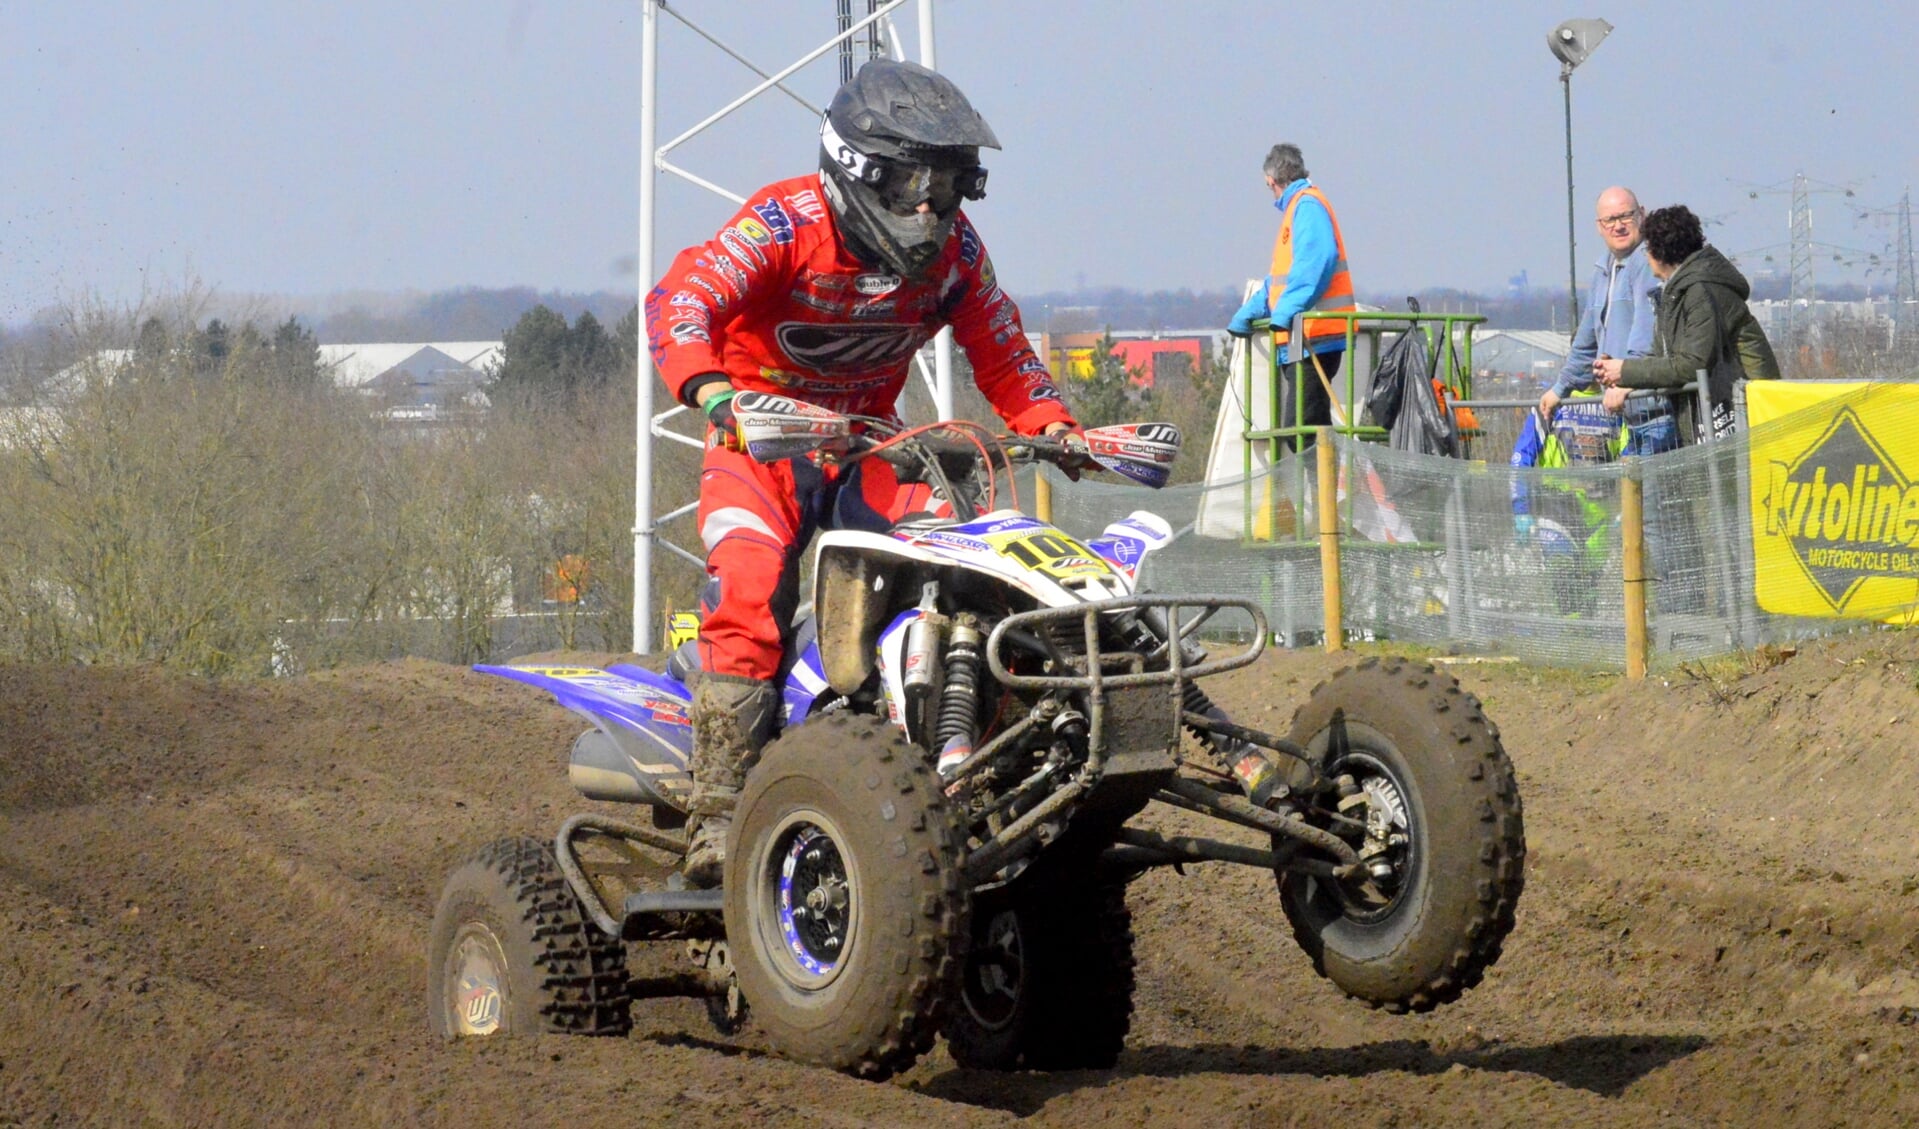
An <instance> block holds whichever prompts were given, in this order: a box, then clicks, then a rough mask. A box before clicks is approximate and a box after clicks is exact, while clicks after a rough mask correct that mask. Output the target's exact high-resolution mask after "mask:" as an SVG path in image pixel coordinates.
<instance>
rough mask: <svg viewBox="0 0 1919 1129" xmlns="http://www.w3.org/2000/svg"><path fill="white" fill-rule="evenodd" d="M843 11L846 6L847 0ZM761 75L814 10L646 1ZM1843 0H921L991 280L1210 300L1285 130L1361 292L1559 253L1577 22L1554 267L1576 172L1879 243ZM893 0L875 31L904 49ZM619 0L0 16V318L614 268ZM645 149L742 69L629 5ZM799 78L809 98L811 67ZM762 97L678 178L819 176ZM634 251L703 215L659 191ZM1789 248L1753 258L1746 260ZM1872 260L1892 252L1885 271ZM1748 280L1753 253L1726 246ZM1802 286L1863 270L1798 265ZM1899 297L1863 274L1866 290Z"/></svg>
mask: <svg viewBox="0 0 1919 1129" xmlns="http://www.w3.org/2000/svg"><path fill="white" fill-rule="evenodd" d="M855 6H856V7H860V8H863V7H864V5H863V4H860V3H858V0H855ZM675 8H676V9H677V10H681V11H684V12H685V13H686V15H687V16H688V17H689V18H690V19H692V20H693V21H694V22H696V23H698V24H700V25H701V26H702V27H704V28H706V29H707V30H709V31H710V32H712V33H713V34H715V35H716V36H717V37H719V38H721V39H722V40H724V41H726V42H727V43H728V44H729V45H731V46H733V47H734V48H735V49H736V50H738V51H740V52H741V53H742V54H744V55H746V56H748V57H749V58H751V59H753V60H754V61H756V62H758V63H760V64H761V65H762V66H764V67H767V68H769V69H773V68H779V67H783V66H785V65H786V64H787V63H788V62H790V61H792V60H793V59H795V58H797V57H798V56H800V55H801V54H804V53H805V52H806V51H807V50H809V49H811V48H812V47H815V46H817V45H819V44H820V43H822V42H824V41H825V40H826V39H827V38H828V37H829V36H830V35H831V33H832V30H833V12H834V5H833V4H831V3H828V2H827V0H759V2H755V3H740V2H736V0H675ZM1897 10H1898V8H1897V6H1887V5H1868V4H1864V3H1852V2H1850V0H1836V2H1832V3H1825V4H1820V5H1817V6H1813V5H1799V4H1779V5H1772V6H1762V5H1752V4H1749V3H1727V2H1717V0H1715V2H1711V3H1692V4H1688V3H1617V2H1613V0H1603V2H1601V3H1596V4H1593V5H1591V6H1589V7H1580V8H1573V9H1566V10H1561V9H1558V8H1554V7H1551V6H1542V5H1534V4H1519V3H1490V2H1454V3H1449V4H1420V5H1372V4H1363V3H1360V4H1349V5H1344V6H1317V7H1316V6H1311V5H1276V4H1272V3H1249V2H1239V0H1213V2H1196V3H1187V4H1178V3H1167V2H1164V0H1161V2H1158V3H1146V2H1129V0H1113V2H1108V3H1100V4H1091V3H1084V4H1081V3H1048V4H1033V3H1024V2H1014V0H943V2H942V3H940V4H939V6H938V9H937V11H938V14H937V18H936V35H937V43H938V52H939V59H938V61H939V63H940V68H941V69H942V70H943V71H945V72H947V73H948V74H949V75H951V76H952V77H953V78H954V79H955V80H956V81H958V82H959V84H960V85H961V86H962V87H963V88H964V89H965V90H966V91H967V93H968V94H969V95H970V96H971V98H972V99H973V101H974V103H975V104H976V105H977V106H978V107H979V108H980V109H981V110H982V111H983V112H984V113H985V114H986V116H987V117H988V119H989V120H990V121H991V123H992V124H993V127H994V129H995V130H996V131H997V132H998V134H999V136H1000V139H1001V140H1002V142H1004V144H1005V146H1006V148H1005V151H1004V152H1003V153H999V154H993V155H992V158H991V161H990V167H991V169H992V182H991V194H990V196H989V197H988V198H987V199H986V200H984V201H982V202H980V203H979V204H976V205H973V206H972V207H971V208H969V212H970V214H972V215H973V217H974V219H975V222H976V223H977V224H978V226H979V227H980V229H981V231H982V232H983V233H984V235H985V237H986V240H987V243H988V246H989V247H990V248H991V249H992V251H993V255H994V259H995V262H996V264H997V266H998V268H999V274H1000V277H1001V279H1002V280H1003V281H1004V282H1005V283H1006V284H1007V286H1008V288H1009V289H1011V290H1013V291H1014V292H1015V293H1033V292H1037V291H1041V290H1049V289H1064V288H1070V287H1073V286H1075V285H1076V284H1079V283H1082V282H1083V283H1085V284H1089V285H1107V284H1110V285H1121V286H1129V287H1134V288H1141V289H1148V288H1151V289H1157V288H1176V287H1194V288H1211V287H1219V286H1233V285H1237V284H1238V283H1239V282H1240V280H1243V279H1245V278H1247V277H1249V276H1251V275H1254V274H1257V273H1260V272H1261V271H1262V270H1263V264H1264V262H1265V259H1266V257H1267V253H1268V249H1269V247H1270V244H1271V240H1272V233H1273V227H1274V221H1275V216H1274V213H1273V212H1272V211H1271V210H1270V207H1269V204H1268V198H1267V197H1266V196H1265V193H1264V189H1263V186H1262V185H1261V183H1260V176H1259V163H1260V159H1261V157H1262V156H1263V155H1264V153H1265V150H1266V149H1267V147H1268V146H1270V145H1271V144H1272V143H1273V142H1275V141H1279V140H1291V141H1295V142H1297V143H1299V144H1300V145H1301V146H1302V147H1303V148H1304V150H1305V153H1306V158H1307V163H1308V165H1309V166H1310V167H1311V169H1312V171H1313V174H1314V178H1315V179H1316V180H1317V181H1318V182H1319V184H1320V185H1321V186H1322V187H1323V188H1324V189H1325V190H1326V191H1327V193H1328V195H1329V196H1330V197H1331V199H1332V200H1333V203H1334V206H1335V208H1336V209H1337V210H1338V212H1339V215H1340V219H1341V223H1342V225H1343V226H1344V229H1345V232H1346V236H1347V242H1348V249H1349V253H1350V258H1351V261H1352V267H1353V273H1354V276H1355V279H1356V281H1357V283H1358V286H1359V288H1360V289H1361V290H1362V291H1363V292H1369V293H1379V292H1387V293H1397V292H1403V291H1409V290H1412V289H1414V288H1418V287H1423V286H1431V285H1455V286H1460V287H1465V288H1471V289H1480V290H1497V289H1500V288H1502V287H1503V286H1504V284H1505V281H1506V279H1507V278H1508V277H1509V276H1511V275H1514V274H1516V273H1518V272H1519V271H1521V270H1525V271H1527V272H1528V273H1529V275H1530V277H1531V279H1532V280H1533V282H1534V284H1535V285H1546V286H1564V285H1565V279H1566V275H1567V250H1566V197H1565V193H1566V181H1565V176H1566V169H1565V155H1564V144H1565V134H1564V129H1565V125H1564V119H1563V116H1562V115H1563V106H1562V102H1561V91H1560V84H1559V81H1558V63H1557V62H1556V61H1555V60H1554V59H1553V58H1552V57H1551V56H1550V55H1549V54H1548V52H1547V49H1546V45H1545V39H1546V33H1547V31H1548V30H1549V29H1550V28H1551V27H1552V26H1553V25H1554V24H1556V23H1557V22H1558V21H1559V20H1561V19H1563V18H1566V17H1569V16H1588V17H1603V18H1605V19H1607V20H1609V21H1610V22H1612V23H1613V24H1614V25H1615V28H1616V30H1615V31H1614V32H1613V33H1612V36H1611V37H1610V38H1609V39H1608V40H1607V41H1606V42H1605V43H1604V44H1603V45H1602V46H1601V47H1600V48H1599V50H1598V51H1597V52H1596V53H1595V54H1594V55H1593V57H1592V58H1591V59H1590V60H1589V61H1588V62H1587V63H1586V64H1585V65H1584V66H1582V67H1581V68H1580V69H1579V70H1578V71H1577V72H1576V73H1575V74H1574V76H1573V80H1572V82H1573V142H1574V147H1575V162H1576V165H1575V173H1576V182H1577V197H1578V198H1577V203H1576V207H1577V209H1578V217H1579V227H1578V235H1579V252H1578V255H1579V260H1580V263H1581V270H1580V274H1581V279H1582V282H1583V280H1584V275H1585V268H1584V264H1585V263H1586V262H1588V261H1589V260H1591V259H1593V258H1595V257H1597V256H1598V255H1599V254H1600V253H1601V247H1600V244H1599V241H1598V239H1597V237H1596V234H1595V233H1594V231H1593V229H1592V225H1591V223H1590V216H1591V206H1592V199H1593V197H1594V196H1595V195H1597V193H1598V191H1599V190H1600V189H1601V188H1603V187H1605V186H1606V185H1607V184H1610V183H1614V182H1624V183H1627V184H1629V185H1631V186H1633V187H1635V188H1637V189H1638V190H1639V192H1640V194H1641V196H1642V198H1643V199H1644V200H1645V201H1646V203H1648V204H1649V205H1658V204H1662V203H1672V202H1683V203H1687V204H1690V205H1691V206H1692V207H1693V208H1694V210H1695V211H1697V212H1699V213H1701V214H1702V215H1704V216H1706V217H1708V218H1709V219H1711V220H1714V221H1716V222H1714V223H1713V224H1712V225H1711V226H1709V228H1708V235H1709V237H1710V238H1711V239H1712V240H1713V241H1714V242H1715V243H1717V244H1718V245H1720V246H1721V247H1722V248H1723V249H1725V250H1728V251H1735V252H1736V251H1744V250H1748V249H1753V248H1758V247H1762V246H1765V245H1772V244H1781V245H1783V244H1784V242H1785V240H1786V238H1787V215H1788V204H1789V201H1788V198H1787V197H1786V196H1785V195H1784V194H1783V193H1782V192H1781V193H1762V194H1761V195H1760V196H1759V198H1757V199H1752V198H1749V197H1748V195H1747V193H1748V189H1749V188H1753V187H1759V188H1783V187H1784V186H1786V185H1787V184H1789V182H1790V181H1791V178H1792V177H1793V175H1794V174H1795V173H1796V172H1804V173H1805V174H1807V175H1808V176H1810V177H1812V178H1814V179H1815V180H1816V181H1817V182H1819V183H1820V184H1822V185H1842V186H1850V187H1852V188H1853V189H1854V190H1855V192H1856V195H1855V196H1854V197H1853V198H1851V199H1847V198H1845V197H1843V196H1840V195H1837V194H1819V195H1815V196H1814V197H1813V198H1812V199H1813V205H1814V217H1815V219H1814V223H1815V235H1816V237H1817V238H1819V239H1820V240H1822V241H1825V242H1829V243H1831V244H1836V245H1839V246H1842V247H1846V248H1857V249H1859V250H1862V251H1883V250H1884V249H1885V248H1886V246H1887V245H1888V244H1889V243H1890V242H1891V241H1892V239H1893V236H1894V229H1893V228H1892V227H1891V226H1890V225H1889V224H1887V223H1884V222H1879V223H1874V222H1873V221H1870V220H1861V219H1859V218H1857V217H1856V215H1855V212H1854V207H1855V206H1859V207H1887V206H1892V205H1895V204H1896V203H1897V201H1898V199H1899V197H1900V195H1901V193H1902V192H1903V191H1904V190H1905V189H1906V187H1907V185H1908V184H1909V183H1911V182H1912V181H1914V180H1915V179H1919V176H1915V173H1919V153H1916V152H1915V147H1914V145H1913V143H1912V140H1911V138H1912V124H1911V119H1912V113H1911V107H1913V106H1914V105H1919V78H1916V77H1915V75H1919V68H1915V67H1914V66H1913V65H1912V63H1911V58H1910V56H1911V46H1910V39H1911V36H1910V32H1911V30H1912V24H1913V18H1912V15H1911V14H1910V13H1908V14H1907V15H1906V16H1897V15H1896V14H1895V13H1896V11H1897ZM914 11H915V5H913V4H908V5H907V6H906V7H905V8H903V9H901V15H902V18H901V20H900V22H899V25H898V26H899V29H900V32H901V36H902V38H903V40H904V41H905V43H906V45H907V48H908V51H909V54H911V55H912V56H913V57H917V48H918V30H917V23H916V21H915V18H914ZM639 13H640V5H639V3H638V2H637V0H627V2H613V0H571V2H567V3H562V2H560V0H463V2H461V3H442V2H434V0H412V2H406V3H398V4H395V3H392V2H391V0H387V2H381V3H373V2H358V0H346V2H340V3H334V4H326V5H321V4H311V3H302V4H295V3H290V2H284V0H259V2H257V3H254V4H249V5H233V4H229V3H212V2H209V0H170V2H168V3H151V2H128V0H121V2H119V3H102V2H97V0H10V2H9V3H6V4H4V5H0V323H9V324H11V323H17V322H20V321H23V320H25V319H26V318H27V317H28V316H30V315H31V314H32V313H33V312H34V311H35V310H36V309H39V308H41V307H43V306H45V305H48V304H51V303H56V302H60V301H63V300H69V299H72V298H75V297H78V296H81V295H86V294H98V295H100V296H102V297H105V298H107V299H109V300H110V301H115V302H121V301H131V300H133V299H135V298H137V296H138V295H139V294H140V292H141V290H142V288H143V287H145V288H148V289H149V290H155V289H157V290H165V289H167V288H169V287H177V286H179V285H180V284H181V283H182V282H183V281H184V280H186V279H189V278H194V279H198V280H200V281H201V282H203V283H205V284H207V285H210V286H213V287H215V288H217V289H218V290H219V291H221V292H223V293H226V294H229V295H234V294H251V293H262V294H274V295H292V296H303V297H304V296H317V295H324V294H328V293H334V292H341V291H364V290H375V291H381V290H407V289H418V290H432V289H440V288H447V287H453V286H460V285H469V284H470V285H481V286H506V285H527V286H533V287H537V288H541V289H545V288H558V289H567V290H595V289H603V288H604V289H618V290H627V291H632V290H635V289H636V288H637V286H638V280H636V279H635V278H634V276H633V273H632V257H633V253H634V246H635V243H636V240H637V229H638V215H637V212H638V205H637V181H638V168H639V155H638V111H639V89H640V84H639V60H640V22H641V21H640V15H639ZM661 32H662V36H661V41H662V61H661V68H660V92H661V100H662V110H661V138H662V140H664V139H666V138H670V137H673V136H676V135H678V134H679V133H680V132H682V131H683V130H684V129H685V128H687V127H688V126H690V125H692V124H693V123H694V122H696V121H698V120H700V119H701V118H704V117H705V116H706V115H707V114H709V113H710V112H712V111H713V110H716V109H718V108H719V107H720V106H722V105H724V104H725V103H726V102H728V101H730V100H731V99H732V98H733V97H734V96H735V95H736V94H738V93H740V92H743V91H744V90H745V89H746V88H747V87H749V86H750V85H752V84H753V83H754V82H755V81H757V80H755V79H754V78H753V77H752V76H751V75H750V74H748V73H747V72H746V71H744V70H742V69H740V68H739V67H738V66H737V65H735V64H733V63H731V62H730V61H728V60H727V59H726V58H725V57H724V56H723V55H721V54H720V53H719V52H718V51H717V50H715V49H714V48H712V47H711V46H709V45H708V44H706V43H705V42H704V41H702V40H700V39H699V38H697V37H696V36H695V35H693V34H692V33H691V32H689V31H688V30H687V28H686V27H684V26H683V25H681V24H680V23H678V22H676V21H675V20H673V19H671V18H662V21H661ZM793 84H794V85H795V86H796V88H798V89H799V90H801V92H802V93H804V94H805V95H806V96H807V97H808V98H809V99H810V100H811V101H813V102H815V103H816V104H823V103H824V102H825V101H826V99H827V98H828V97H829V96H830V94H831V91H832V89H833V87H834V86H835V85H836V84H837V68H836V64H835V63H834V61H833V59H832V56H830V55H829V56H827V57H826V58H824V59H823V60H821V61H820V62H818V63H815V64H813V65H812V66H810V67H809V68H807V69H806V70H803V71H802V72H800V74H799V75H797V76H796V77H795V79H794V80H793ZM815 128H816V126H815V121H814V119H812V117H811V116H810V115H809V114H808V113H807V112H806V111H805V110H803V109H802V108H801V107H800V106H799V105H797V104H796V103H794V102H792V101H791V100H788V99H786V98H783V97H778V96H775V97H773V98H769V99H765V100H763V101H762V102H761V103H758V104H755V105H753V106H750V107H748V108H747V109H746V110H743V111H741V112H740V113H738V114H736V115H735V116H734V117H732V118H729V119H728V120H727V121H726V122H725V123H723V124H722V125H721V126H720V127H719V128H718V129H716V130H715V131H713V132H712V133H711V134H709V135H706V136H703V137H701V138H699V139H696V140H695V141H693V142H691V143H689V144H688V145H686V146H685V147H683V148H682V149H681V150H679V151H678V152H677V153H676V154H675V156H674V158H673V159H674V160H675V162H676V163H678V164H681V165H683V166H685V167H688V168H690V169H691V170H693V171H695V172H697V173H699V174H700V175H701V176H704V177H706V178H707V179H710V180H713V181H716V182H719V183H722V184H725V185H727V186H729V187H731V188H733V189H734V190H735V191H737V192H741V193H745V192H747V191H750V190H751V189H752V188H753V187H756V186H757V185H758V184H760V183H763V182H765V181H768V180H772V179H776V178H779V177H782V176H788V175H794V174H797V173H800V172H804V171H808V170H810V169H812V168H813V167H814V165H815V160H816V148H817V146H816V140H815ZM661 184H662V194H661V203H660V207H661V225H660V234H659V242H660V256H661V257H660V258H659V260H658V262H659V264H660V265H661V266H664V264H665V262H666V261H667V258H668V257H670V255H671V253H672V252H673V250H675V249H677V248H678V247H679V246H681V245H684V244H686V243H688V242H691V241H694V240H697V239H700V238H704V237H705V236H706V235H707V234H710V232H711V231H712V230H713V229H714V227H716V226H717V224H718V223H719V222H720V221H721V220H722V219H723V218H724V217H725V215H726V214H727V213H728V212H729V211H730V205H728V204H727V203H726V202H724V201H722V200H720V199H719V198H718V197H714V196H711V195H709V194H707V193H705V192H703V191H700V190H698V189H695V188H693V187H691V186H689V185H687V184H685V183H684V182H681V181H678V180H676V179H674V178H671V177H664V178H662V181H661ZM1777 258H1778V260H1779V261H1778V264H1777V265H1778V267H1779V269H1782V270H1783V267H1784V263H1785V255H1784V251H1783V247H1782V248H1781V250H1780V251H1779V253H1778V255H1777ZM1887 261H1888V263H1890V259H1889V258H1888V260H1887ZM1752 266H1753V267H1754V268H1755V269H1763V267H1764V264H1763V263H1759V262H1753V263H1752ZM1817 272H1818V277H1819V278H1821V279H1822V280H1825V279H1837V278H1840V277H1846V278H1852V279H1855V280H1857V279H1858V278H1859V277H1860V274H1861V268H1858V267H1854V268H1850V269H1847V268H1843V267H1841V266H1839V265H1837V264H1835V263H1833V262H1832V261H1831V254H1830V253H1827V254H1825V255H1824V256H1822V259H1821V261H1820V262H1819V264H1818V267H1817ZM1869 281H1871V282H1872V283H1873V285H1874V287H1875V289H1882V288H1885V287H1888V286H1890V285H1891V280H1890V277H1889V275H1877V276H1874V278H1873V279H1872V280H1869Z"/></svg>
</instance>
